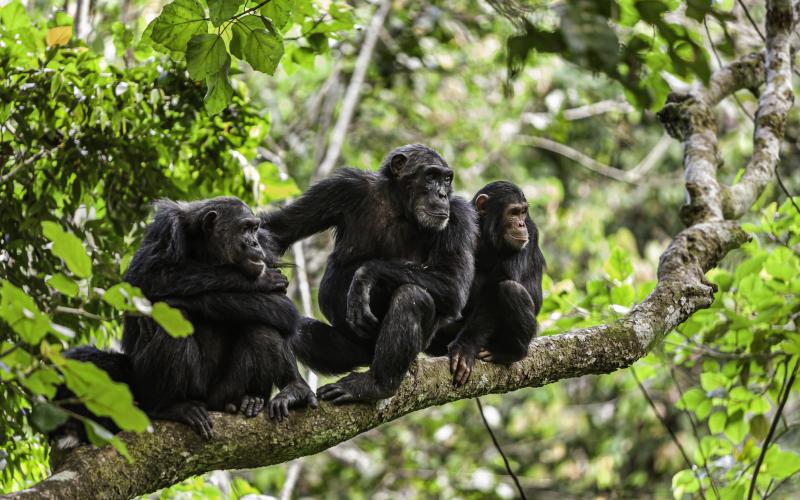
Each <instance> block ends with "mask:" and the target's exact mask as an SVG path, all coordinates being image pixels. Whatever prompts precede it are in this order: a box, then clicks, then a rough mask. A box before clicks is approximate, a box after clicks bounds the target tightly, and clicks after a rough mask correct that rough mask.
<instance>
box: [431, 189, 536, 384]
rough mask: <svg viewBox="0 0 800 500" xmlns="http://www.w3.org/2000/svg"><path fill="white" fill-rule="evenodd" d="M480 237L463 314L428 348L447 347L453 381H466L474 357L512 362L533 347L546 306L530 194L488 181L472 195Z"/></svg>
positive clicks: (435, 352) (444, 350)
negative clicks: (529, 210) (539, 320)
mask: <svg viewBox="0 0 800 500" xmlns="http://www.w3.org/2000/svg"><path fill="white" fill-rule="evenodd" d="M472 204H473V206H475V209H476V210H477V211H478V218H479V222H478V223H479V226H480V238H479V240H478V250H477V252H476V255H475V280H474V281H473V283H472V288H471V289H470V295H469V300H468V302H467V306H466V308H465V309H464V311H463V316H462V318H461V319H460V320H458V321H456V322H454V323H452V324H450V325H447V326H445V327H444V328H442V329H441V330H440V331H438V332H437V333H436V337H435V339H434V341H433V342H432V343H431V346H430V347H429V348H428V350H427V351H426V352H428V353H429V354H433V355H442V354H445V353H448V354H449V356H450V371H451V373H452V374H453V384H454V385H456V386H460V385H463V384H464V383H465V382H466V381H467V379H468V378H469V375H470V373H471V372H472V367H473V365H474V363H475V359H476V358H478V359H482V360H484V361H490V362H494V363H503V364H508V363H512V362H514V361H519V360H520V359H522V358H524V357H525V356H526V355H527V353H528V344H529V343H530V341H531V339H532V338H533V336H535V335H536V331H537V325H536V315H537V314H538V313H539V310H540V309H541V308H542V271H543V269H544V265H545V262H544V256H542V252H541V250H539V232H538V230H537V228H536V224H534V223H533V221H532V220H531V218H530V216H529V215H528V202H527V200H526V199H525V195H524V194H523V193H522V191H521V190H520V189H519V188H518V187H517V186H515V185H514V184H512V183H510V182H506V181H497V182H492V183H489V184H487V185H486V186H484V187H483V189H481V190H480V191H478V193H477V194H476V195H475V197H474V198H473V199H472Z"/></svg>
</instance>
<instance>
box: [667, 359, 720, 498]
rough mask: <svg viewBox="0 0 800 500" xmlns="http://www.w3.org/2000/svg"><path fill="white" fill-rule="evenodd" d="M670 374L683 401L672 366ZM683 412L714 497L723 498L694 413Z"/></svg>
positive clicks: (685, 409) (679, 385)
mask: <svg viewBox="0 0 800 500" xmlns="http://www.w3.org/2000/svg"><path fill="white" fill-rule="evenodd" d="M669 374H670V376H671V377H672V381H673V382H675V387H676V388H677V389H678V394H679V395H680V397H681V399H683V389H682V388H681V384H680V383H679V382H678V377H677V376H676V375H675V370H674V369H673V367H672V365H670V367H669ZM683 412H684V413H685V414H686V416H687V417H688V418H689V424H691V426H692V433H693V434H694V439H695V440H696V441H697V449H698V450H700V457H701V458H702V459H703V469H704V470H705V471H706V475H707V476H708V482H709V483H711V489H712V490H714V495H715V496H716V497H717V498H722V497H721V496H720V494H719V491H717V485H716V484H715V483H714V477H713V476H712V475H711V470H709V468H708V457H707V456H706V452H704V451H703V446H702V445H701V443H700V432H699V431H698V430H697V424H695V422H694V417H692V412H690V411H689V410H688V409H687V408H686V407H684V408H683Z"/></svg>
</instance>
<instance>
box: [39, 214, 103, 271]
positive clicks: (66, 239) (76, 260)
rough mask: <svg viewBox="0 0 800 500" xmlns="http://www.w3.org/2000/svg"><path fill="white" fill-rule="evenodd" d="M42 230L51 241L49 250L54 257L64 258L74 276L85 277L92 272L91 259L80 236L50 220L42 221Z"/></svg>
mask: <svg viewBox="0 0 800 500" xmlns="http://www.w3.org/2000/svg"><path fill="white" fill-rule="evenodd" d="M42 231H43V232H44V235H45V237H46V238H47V239H49V240H50V241H52V242H53V246H52V248H51V249H50V251H52V252H53V255H55V256H56V257H60V258H62V259H64V262H65V263H66V264H67V267H68V268H69V270H70V271H72V272H73V274H75V276H78V277H79V278H87V277H88V276H89V275H90V274H91V273H92V259H90V258H89V255H88V254H87V253H86V249H85V248H84V247H83V243H82V242H81V240H80V238H78V237H77V236H75V235H74V234H72V233H70V232H68V231H64V230H63V229H61V226H59V225H58V224H56V223H55V222H50V221H44V222H42Z"/></svg>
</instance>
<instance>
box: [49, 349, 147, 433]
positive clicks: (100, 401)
mask: <svg viewBox="0 0 800 500" xmlns="http://www.w3.org/2000/svg"><path fill="white" fill-rule="evenodd" d="M51 359H52V360H53V363H54V364H55V365H56V366H57V367H58V368H59V370H61V373H62V374H63V375H64V381H65V382H66V384H67V387H68V388H69V389H70V390H71V391H72V392H73V393H75V395H76V396H77V397H78V398H79V399H80V400H81V401H82V402H83V403H84V404H85V405H86V407H87V408H88V409H89V410H90V411H91V412H92V413H94V414H95V415H98V416H101V417H110V418H111V419H112V420H113V421H114V423H115V424H117V425H118V426H119V427H120V429H124V430H129V431H136V432H142V431H144V430H145V429H147V427H148V426H149V425H150V421H149V420H148V418H147V415H145V414H144V412H143V411H142V410H140V409H139V408H137V407H136V406H135V405H134V404H133V396H131V391H130V390H129V389H128V386H127V385H125V384H123V383H119V382H115V381H114V380H112V379H111V377H109V376H108V373H106V372H105V371H103V370H101V369H100V368H98V367H97V366H95V365H94V364H92V363H84V362H82V361H77V360H74V359H66V358H63V357H61V356H57V355H53V356H51Z"/></svg>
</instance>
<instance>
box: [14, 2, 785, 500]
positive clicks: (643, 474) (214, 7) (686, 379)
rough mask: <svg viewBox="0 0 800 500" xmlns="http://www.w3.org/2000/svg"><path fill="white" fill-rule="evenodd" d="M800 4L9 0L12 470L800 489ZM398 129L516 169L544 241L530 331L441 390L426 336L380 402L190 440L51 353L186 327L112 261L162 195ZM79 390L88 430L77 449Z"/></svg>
mask: <svg viewBox="0 0 800 500" xmlns="http://www.w3.org/2000/svg"><path fill="white" fill-rule="evenodd" d="M799 22H800V4H798V2H796V1H794V2H792V1H790V0H770V1H768V2H766V4H764V3H762V2H752V1H749V0H736V1H734V0H723V1H716V2H711V1H703V0H690V1H688V2H678V1H675V0H636V1H631V0H608V1H605V0H604V1H588V0H566V1H563V2H545V1H531V2H524V1H517V0H515V1H508V2H506V1H496V0H479V1H473V0H459V1H454V2H417V1H410V0H375V1H372V2H353V1H347V0H330V1H328V0H324V1H323V0H296V1H294V0H264V1H255V0H231V1H223V0H173V1H171V2H170V1H155V2H154V1H151V0H108V1H103V2H98V1H95V0H73V1H69V0H67V1H65V2H50V1H47V0H35V1H34V0H10V1H9V0H0V380H2V384H0V442H2V446H0V493H2V494H8V495H9V497H12V498H14V497H31V498H37V497H49V498H69V497H73V498H94V497H113V498H130V497H135V496H138V495H144V494H148V493H152V492H154V491H157V490H160V492H159V493H158V495H160V496H162V497H164V498H173V497H184V496H192V497H198V498H206V497H212V498H223V497H226V498H227V497H230V498H240V497H244V496H246V495H249V494H264V495H272V496H275V497H280V498H291V497H293V496H297V497H309V496H326V497H337V498H338V497H347V498H351V497H352V498H362V497H372V496H377V497H395V496H410V497H447V498H450V497H458V498H487V497H488V498H511V497H514V496H517V495H519V493H518V491H517V485H516V484H515V481H518V482H519V488H521V490H522V491H524V492H525V494H527V496H529V497H531V498H535V497H539V498H548V497H556V496H557V495H558V496H564V495H566V496H575V497H587V496H592V497H602V498H612V497H624V498H627V497H654V498H669V497H673V498H697V497H700V498H724V499H740V498H767V497H774V498H794V497H796V495H797V494H798V492H800V479H799V478H800V476H799V475H798V473H800V421H798V417H797V411H796V410H797V408H798V404H800V399H799V398H798V390H799V389H800V385H798V383H797V372H798V366H800V364H799V363H800V331H799V330H798V317H800V198H798V197H797V196H796V194H797V193H800V173H798V171H797V165H798V164H800V113H798V111H797V108H796V107H793V104H794V94H795V92H796V90H797V85H798V82H799V81H800V80H798V78H800V76H798V75H800V73H798V69H797V64H796V62H797V58H796V49H797V47H798V46H800V36H798V23H799ZM407 143H424V144H427V145H429V146H431V147H433V148H435V149H436V150H437V151H438V152H439V153H441V155H442V157H444V158H445V159H446V160H447V162H448V163H449V165H450V166H451V167H452V168H453V170H454V180H453V188H454V191H455V192H456V194H458V195H460V196H463V197H464V198H466V199H471V198H472V196H473V194H474V193H475V192H477V191H478V190H479V189H480V188H481V187H482V186H484V185H485V184H486V183H488V182H489V181H493V180H498V179H505V180H509V181H512V182H514V183H515V184H516V185H518V186H520V188H521V189H522V191H523V192H524V194H525V196H526V198H527V201H528V204H529V214H530V216H531V217H532V218H533V220H534V221H535V222H536V224H537V225H538V228H539V232H540V242H539V243H540V246H541V248H542V252H543V253H544V256H545V257H546V259H547V268H546V273H545V276H544V280H543V289H544V300H543V304H542V308H541V311H540V313H539V315H538V322H539V336H538V338H536V339H534V341H533V342H532V343H531V346H530V348H529V354H528V356H527V357H526V358H525V359H524V360H522V361H520V362H518V363H514V364H512V365H510V366H508V367H507V366H503V365H495V364H489V363H483V362H477V363H476V367H475V372H474V373H473V375H472V377H471V379H470V381H469V382H468V383H467V384H466V385H464V386H463V387H460V388H453V387H452V385H451V383H450V380H451V376H450V374H449V372H448V362H447V360H446V359H443V358H432V357H425V356H421V357H420V358H419V359H418V360H417V361H416V362H415V363H414V364H413V365H412V368H411V369H410V370H409V374H408V375H407V377H406V378H405V379H404V381H403V384H402V385H401V388H400V390H399V391H398V393H397V394H396V395H395V396H393V397H391V398H389V399H385V400H382V401H379V402H378V403H375V404H367V405H364V404H361V405H350V406H341V407H334V406H332V405H330V404H327V403H323V404H322V406H321V407H320V408H318V409H308V410H299V411H296V412H293V413H292V415H291V416H290V417H289V419H288V420H287V421H285V422H281V423H275V422H272V421H270V420H269V419H268V418H266V417H263V418H261V417H259V418H255V419H244V418H243V417H239V416H229V415H223V414H221V413H220V414H217V413H215V414H213V419H214V422H215V433H216V436H215V438H214V439H212V440H210V441H203V440H201V439H200V438H199V437H197V436H196V435H194V434H193V433H192V431H191V430H190V429H189V428H188V427H186V426H182V425H180V424H175V423H167V422H163V421H159V420H156V419H151V418H148V416H147V415H146V414H145V413H144V412H142V411H141V410H140V409H139V408H138V407H137V405H136V402H135V401H134V398H133V396H132V395H131V392H130V390H129V388H128V387H127V386H126V385H125V384H120V383H117V382H114V381H113V380H112V379H111V378H110V377H109V375H108V374H107V373H105V372H104V371H103V370H101V369H100V368H98V367H96V366H95V365H93V364H91V363H84V362H79V361H76V360H74V359H70V358H68V357H65V356H64V352H65V351H66V350H67V349H69V348H70V347H74V346H79V345H87V344H89V345H94V346H97V347H99V348H102V349H111V350H118V349H119V347H120V339H121V336H122V329H123V315H125V314H127V315H129V316H130V315H134V316H138V317H144V318H151V319H152V320H153V321H154V322H155V323H156V324H157V325H159V326H160V327H161V328H163V329H164V330H165V331H166V332H168V333H169V335H171V336H174V337H177V338H182V337H186V336H187V335H191V334H192V331H193V327H192V324H191V323H190V322H189V321H187V319H186V318H185V317H184V316H183V315H182V314H181V313H180V311H179V310H178V309H176V308H173V307H170V306H168V305H167V304H166V303H164V302H158V301H152V302H151V301H149V300H147V299H146V298H145V296H144V295H143V294H142V292H141V290H139V289H138V288H136V287H134V286H132V285H131V284H129V283H126V282H125V281H123V278H122V277H123V275H124V274H125V272H126V270H127V269H128V266H129V264H130V262H131V259H132V258H133V255H134V252H135V251H136V249H137V248H138V247H139V245H140V243H141V242H142V238H143V233H144V228H145V226H146V224H147V223H148V222H149V221H150V220H151V212H152V210H151V209H152V203H153V202H154V201H156V200H159V199H163V198H170V199H176V200H198V199H204V198H210V197H215V196H236V197H238V198H240V199H242V200H243V201H244V202H246V203H247V204H248V205H249V206H251V207H253V208H254V209H275V208H276V207H278V206H281V205H283V204H285V203H287V202H288V201H291V200H293V199H296V198H297V197H298V196H299V195H300V194H301V193H303V192H305V191H306V190H307V189H308V187H309V186H310V185H312V184H313V183H314V182H315V181H317V180H319V179H323V178H326V177H328V176H330V175H331V173H332V172H334V171H335V170H336V169H338V168H340V167H343V166H352V167H356V168H359V169H364V170H370V171H375V170H377V169H378V167H379V166H380V164H381V161H382V159H383V157H384V155H385V154H386V153H387V152H388V151H390V150H392V149H393V148H395V147H397V146H400V145H402V144H407ZM332 242H333V235H331V234H328V233H321V234H319V235H317V236H314V237H312V238H309V239H306V240H304V241H303V242H301V243H296V244H294V245H292V247H291V248H290V249H289V251H288V252H287V253H286V254H285V256H284V261H285V262H286V266H285V267H283V268H282V271H283V272H284V273H285V274H286V275H287V277H288V278H289V282H290V285H289V288H288V295H289V296H290V297H291V298H292V299H293V301H294V302H295V304H296V305H297V307H298V309H299V311H300V313H301V314H302V315H305V316H311V317H314V318H318V319H324V315H323V314H322V312H321V311H320V306H319V303H318V301H317V292H318V290H319V287H320V281H321V278H322V275H323V272H324V270H325V263H326V259H327V257H328V255H329V254H330V253H331V250H332V248H333V247H332ZM302 372H303V374H304V376H305V377H306V379H307V380H308V381H309V383H311V384H312V385H313V386H316V385H317V384H318V383H319V382H320V381H321V382H323V383H324V382H326V381H329V380H330V381H333V380H335V379H334V378H330V377H318V376H317V375H316V374H314V373H313V372H311V371H309V370H307V369H306V368H302ZM62 385H64V386H65V387H67V388H69V390H71V391H72V393H74V395H75V399H76V400H79V401H80V402H82V403H83V404H85V405H86V406H87V407H88V408H89V410H91V411H92V412H93V413H94V414H96V415H98V416H101V417H108V418H110V419H111V420H112V421H113V423H114V424H115V425H116V426H118V427H119V428H120V429H122V430H123V432H122V433H120V434H116V435H115V434H113V433H111V432H110V431H109V430H108V429H107V428H105V427H104V426H103V425H101V424H99V423H98V422H97V421H95V420H94V419H91V418H86V417H83V416H80V415H75V414H73V413H72V412H70V410H69V409H68V408H67V406H68V404H69V403H70V401H66V400H60V399H58V398H57V397H56V392H57V388H58V387H59V386H62ZM478 397H480V401H481V402H482V405H483V408H482V410H480V411H479V410H478V409H477V407H476V405H475V403H474V402H472V401H469V399H471V398H478ZM70 417H72V418H76V417H78V418H79V419H80V422H81V423H82V425H83V426H84V428H85V431H86V433H87V436H88V439H89V440H90V442H91V446H83V447H80V448H78V449H77V450H74V451H70V452H66V453H58V452H56V451H54V448H53V449H51V446H50V443H49V442H48V440H47V437H46V435H45V434H46V433H47V432H49V431H52V430H53V429H55V428H56V427H58V426H59V425H61V424H62V423H64V422H65V421H66V419H67V418H70ZM484 424H485V425H484ZM487 429H489V430H490V431H491V432H492V433H493V435H492V436H490V435H489V434H488V433H487ZM495 438H496V439H497V441H498V444H499V449H500V450H502V454H501V453H500V451H498V448H496V447H495V445H494V443H493V439H495ZM506 459H507V460H508V462H509V463H508V466H509V467H510V469H511V470H512V471H513V472H514V476H515V477H512V476H511V475H509V474H508V472H507V468H506V465H505V463H504V461H505V460H506ZM29 488H31V489H29ZM162 488H163V489H162Z"/></svg>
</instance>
